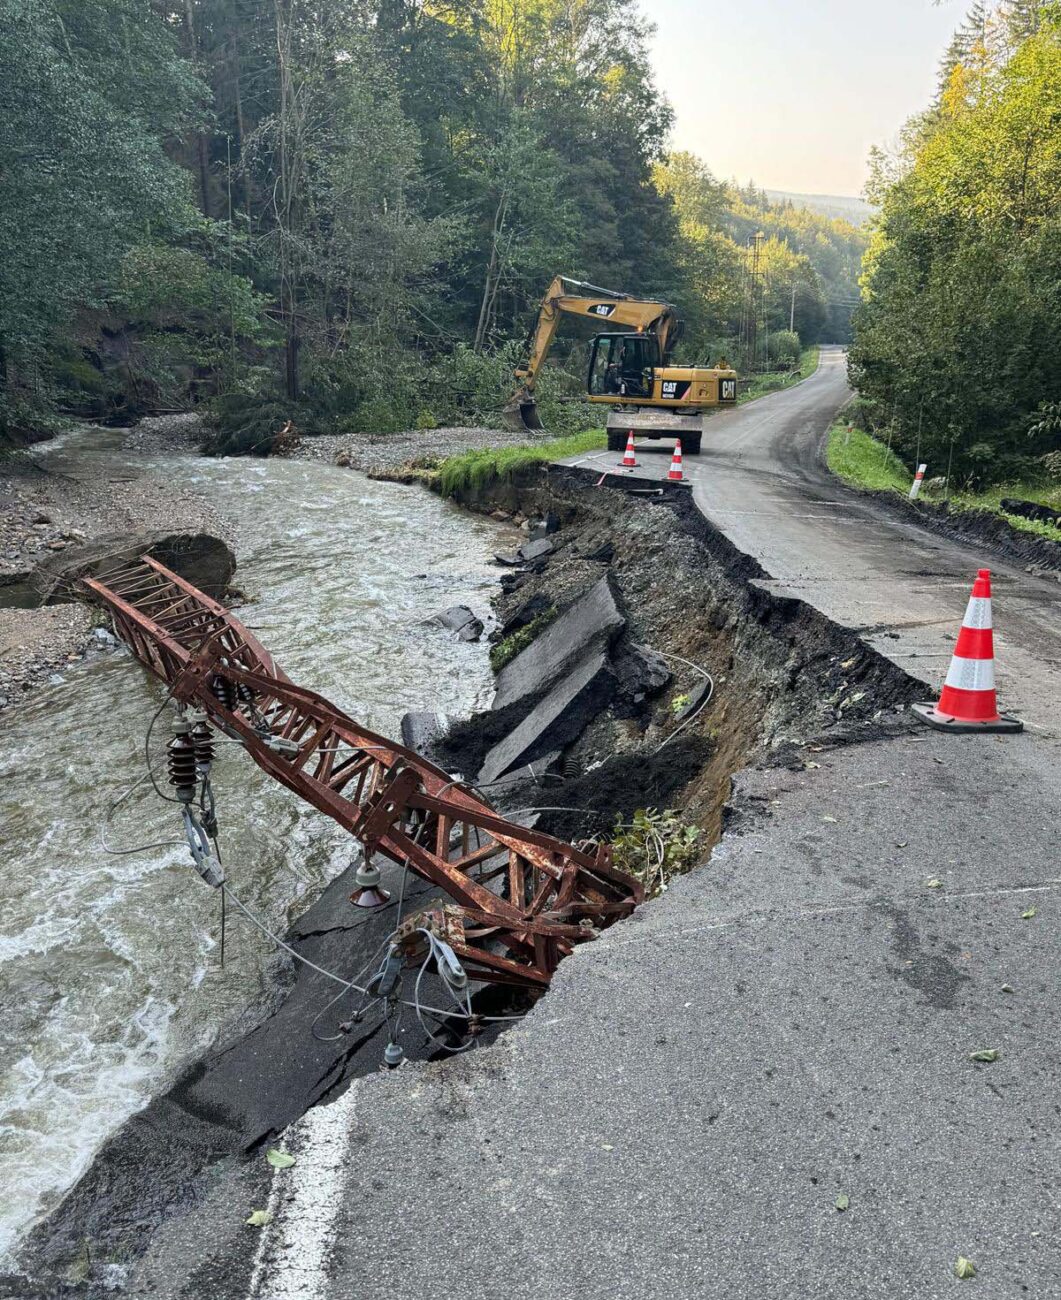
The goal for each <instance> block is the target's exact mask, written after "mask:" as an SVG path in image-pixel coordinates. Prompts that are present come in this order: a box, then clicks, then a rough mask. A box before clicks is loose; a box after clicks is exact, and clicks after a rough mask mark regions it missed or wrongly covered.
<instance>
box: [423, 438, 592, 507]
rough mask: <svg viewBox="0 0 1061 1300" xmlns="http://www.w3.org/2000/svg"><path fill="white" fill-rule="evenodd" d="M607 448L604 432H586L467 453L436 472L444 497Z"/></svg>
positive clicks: (456, 457)
mask: <svg viewBox="0 0 1061 1300" xmlns="http://www.w3.org/2000/svg"><path fill="white" fill-rule="evenodd" d="M606 445H607V440H606V438H605V433H604V430H603V429H587V430H586V432H585V433H573V434H570V435H569V436H568V437H566V438H550V439H548V441H546V442H532V443H526V444H524V445H521V446H518V447H486V448H484V449H483V450H481V451H466V452H462V453H461V454H460V455H458V456H450V457H448V458H447V459H446V460H444V461H443V462H442V463H441V464H440V465H439V466H438V469H437V471H436V473H437V479H436V480H435V482H436V486H437V487H438V490H439V491H440V492H441V494H442V495H443V496H445V497H451V496H455V495H456V494H457V493H458V492H461V491H465V490H467V489H469V488H480V487H483V486H485V485H486V484H487V483H493V482H496V481H497V480H499V479H509V478H512V477H513V476H514V475H515V474H517V473H518V472H519V471H520V470H522V469H525V468H526V467H527V466H528V465H534V464H536V463H537V462H540V461H548V460H563V459H564V457H565V456H577V455H579V454H580V453H581V452H585V451H597V450H599V449H600V448H603V447H604V446H606Z"/></svg>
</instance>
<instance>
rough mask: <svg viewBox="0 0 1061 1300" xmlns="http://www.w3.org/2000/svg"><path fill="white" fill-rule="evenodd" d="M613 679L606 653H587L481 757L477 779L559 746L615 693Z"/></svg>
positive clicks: (493, 775)
mask: <svg viewBox="0 0 1061 1300" xmlns="http://www.w3.org/2000/svg"><path fill="white" fill-rule="evenodd" d="M615 687H616V680H615V674H614V673H613V672H612V670H611V668H610V667H609V664H608V657H607V655H605V654H595V655H590V656H588V657H587V658H586V659H585V660H584V661H583V662H582V663H581V664H579V665H578V666H577V667H576V668H574V669H572V671H571V672H570V673H568V674H567V676H565V677H562V678H561V679H560V681H559V682H558V683H557V684H556V686H554V687H553V689H552V690H551V691H550V692H549V693H548V695H546V696H545V698H544V699H543V700H542V701H541V703H540V704H538V705H536V706H535V707H534V708H533V709H532V710H531V712H530V713H529V714H528V715H527V717H526V718H524V720H523V721H522V722H521V723H520V724H519V726H518V727H516V728H515V730H514V731H511V732H509V734H508V735H507V736H506V737H505V738H504V740H502V741H500V742H499V743H498V744H496V745H495V746H494V747H493V749H491V750H490V752H489V753H488V754H487V756H486V758H485V760H484V761H483V767H482V771H481V772H480V773H479V777H478V780H479V782H480V783H484V782H485V783H489V782H491V781H496V780H497V778H498V777H501V776H504V775H505V774H506V773H508V772H511V771H512V770H513V769H514V768H516V767H523V766H525V765H526V764H527V763H530V762H532V761H533V760H534V759H536V758H540V757H542V756H543V755H545V754H547V753H549V752H550V751H551V750H556V749H562V748H563V747H564V746H565V745H568V744H570V743H571V741H573V740H574V739H575V738H576V737H577V736H580V735H581V734H582V732H583V731H584V730H585V728H586V726H587V725H588V723H589V722H590V720H591V719H592V718H594V717H596V715H597V714H598V713H599V712H600V711H601V709H603V708H604V707H605V706H606V705H607V703H608V702H609V700H610V699H611V698H612V696H613V695H614V694H615Z"/></svg>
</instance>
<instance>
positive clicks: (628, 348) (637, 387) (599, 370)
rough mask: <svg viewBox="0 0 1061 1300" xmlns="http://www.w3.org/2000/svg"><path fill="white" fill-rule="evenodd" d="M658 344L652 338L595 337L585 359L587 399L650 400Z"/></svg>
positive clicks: (619, 335) (630, 334) (621, 335)
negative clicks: (587, 369) (647, 398)
mask: <svg viewBox="0 0 1061 1300" xmlns="http://www.w3.org/2000/svg"><path fill="white" fill-rule="evenodd" d="M659 364H660V357H659V341H658V340H657V339H656V337H655V336H654V335H652V334H633V333H630V332H629V331H627V332H626V333H623V334H598V335H597V336H596V337H595V338H594V340H593V346H592V349H591V351H590V356H589V377H588V379H587V383H586V389H587V392H588V393H589V395H590V397H651V396H652V384H653V380H654V377H655V370H656V367H657V366H658V365H659Z"/></svg>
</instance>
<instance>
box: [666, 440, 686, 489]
mask: <svg viewBox="0 0 1061 1300" xmlns="http://www.w3.org/2000/svg"><path fill="white" fill-rule="evenodd" d="M667 477H668V478H669V479H672V480H673V481H674V482H675V483H680V482H681V481H682V440H681V439H680V438H679V439H678V440H677V442H676V443H675V444H674V455H673V456H672V457H671V462H670V472H669V473H668V474H667Z"/></svg>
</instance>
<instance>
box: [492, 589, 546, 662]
mask: <svg viewBox="0 0 1061 1300" xmlns="http://www.w3.org/2000/svg"><path fill="white" fill-rule="evenodd" d="M554 618H556V606H555V605H550V606H549V608H548V609H543V610H542V612H541V613H540V614H536V615H535V617H534V618H532V619H531V621H530V622H529V623H528V624H527V625H526V626H525V627H521V628H519V629H518V631H515V632H513V633H512V634H511V636H506V637H505V638H503V640H501V641H498V643H497V644H496V645H494V646H491V647H490V667H491V668H492V669H493V670H494V672H495V673H499V672H500V671H501V669H502V668H504V666H505V665H506V664H508V663H511V662H512V660H513V659H515V657H516V655H518V654H520V653H521V652H522V651H524V650H526V648H527V647H528V646H529V645H530V644H531V642H532V641H534V640H536V639H537V638H538V637H539V636H540V635H541V634H542V632H544V631H545V629H546V628H547V627H548V626H549V624H550V623H551V622H552V621H553V619H554Z"/></svg>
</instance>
